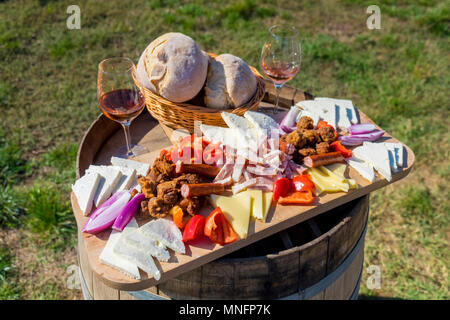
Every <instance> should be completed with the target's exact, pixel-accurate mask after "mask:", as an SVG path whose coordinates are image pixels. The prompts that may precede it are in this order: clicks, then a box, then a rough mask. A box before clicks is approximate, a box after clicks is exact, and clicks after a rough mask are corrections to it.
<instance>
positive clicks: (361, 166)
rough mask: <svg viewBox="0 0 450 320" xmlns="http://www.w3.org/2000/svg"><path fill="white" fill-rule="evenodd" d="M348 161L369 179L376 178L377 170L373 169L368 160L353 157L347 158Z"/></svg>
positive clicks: (371, 180)
mask: <svg viewBox="0 0 450 320" xmlns="http://www.w3.org/2000/svg"><path fill="white" fill-rule="evenodd" d="M347 163H348V164H349V166H351V167H352V168H353V169H355V170H356V171H358V173H359V174H360V175H361V176H362V177H363V178H364V179H367V180H369V181H370V182H373V181H374V180H375V172H374V171H373V167H372V166H371V165H370V164H369V163H368V162H366V161H362V160H359V159H357V158H354V157H352V158H351V159H347Z"/></svg>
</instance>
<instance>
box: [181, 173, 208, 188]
mask: <svg viewBox="0 0 450 320" xmlns="http://www.w3.org/2000/svg"><path fill="white" fill-rule="evenodd" d="M175 181H176V182H177V187H181V186H182V185H183V184H185V183H187V184H195V183H201V182H202V179H201V178H200V176H199V175H198V174H195V173H186V174H183V175H181V176H179V177H177V178H175Z"/></svg>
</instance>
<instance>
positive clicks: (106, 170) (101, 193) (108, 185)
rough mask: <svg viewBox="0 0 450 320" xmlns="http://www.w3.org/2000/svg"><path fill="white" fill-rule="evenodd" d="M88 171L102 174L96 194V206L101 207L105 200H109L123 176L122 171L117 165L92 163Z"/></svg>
mask: <svg viewBox="0 0 450 320" xmlns="http://www.w3.org/2000/svg"><path fill="white" fill-rule="evenodd" d="M86 173H98V174H99V175H101V176H102V178H101V179H100V182H99V184H98V188H97V191H96V192H95V195H94V203H95V206H96V207H99V206H100V205H101V204H102V203H103V202H105V201H106V200H108V198H109V196H110V195H111V193H112V191H113V189H114V187H115V186H116V184H117V182H118V181H119V179H120V177H121V176H122V172H120V170H119V169H117V167H112V166H96V165H90V166H89V168H88V169H87V170H86Z"/></svg>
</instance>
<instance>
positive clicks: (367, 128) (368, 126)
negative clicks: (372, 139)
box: [348, 123, 375, 134]
mask: <svg viewBox="0 0 450 320" xmlns="http://www.w3.org/2000/svg"><path fill="white" fill-rule="evenodd" d="M374 130H375V125H374V124H372V123H361V124H354V125H351V126H350V127H349V128H348V131H349V132H350V133H351V134H361V133H369V132H372V131H374Z"/></svg>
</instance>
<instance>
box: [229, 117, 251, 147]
mask: <svg viewBox="0 0 450 320" xmlns="http://www.w3.org/2000/svg"><path fill="white" fill-rule="evenodd" d="M221 115H222V119H223V121H225V123H226V124H227V126H228V127H229V128H230V129H233V134H234V135H235V137H236V139H237V140H238V141H239V142H240V143H241V145H242V146H243V147H247V148H251V147H252V146H253V144H252V141H256V139H257V136H256V135H255V133H254V130H253V125H252V124H251V123H250V121H248V120H247V119H246V118H244V117H240V116H238V115H235V114H233V113H229V112H222V113H221Z"/></svg>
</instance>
